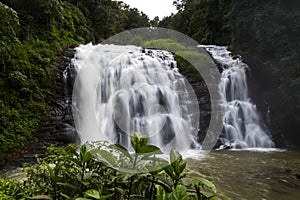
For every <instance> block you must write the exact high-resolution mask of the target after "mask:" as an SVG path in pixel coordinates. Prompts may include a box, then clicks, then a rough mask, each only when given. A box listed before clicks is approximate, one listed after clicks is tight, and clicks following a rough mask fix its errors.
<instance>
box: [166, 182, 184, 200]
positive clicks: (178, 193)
mask: <svg viewBox="0 0 300 200" xmlns="http://www.w3.org/2000/svg"><path fill="white" fill-rule="evenodd" d="M187 199H188V193H187V190H186V187H184V186H182V185H178V186H177V187H176V188H175V190H173V192H172V193H171V196H170V200H187Z"/></svg>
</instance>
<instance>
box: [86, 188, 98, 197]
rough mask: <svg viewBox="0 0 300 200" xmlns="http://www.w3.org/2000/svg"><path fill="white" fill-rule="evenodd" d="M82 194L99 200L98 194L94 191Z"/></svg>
mask: <svg viewBox="0 0 300 200" xmlns="http://www.w3.org/2000/svg"><path fill="white" fill-rule="evenodd" d="M84 194H85V195H87V196H89V197H93V198H95V199H100V192H99V191H97V190H94V189H91V190H88V191H86V192H85V193H84Z"/></svg>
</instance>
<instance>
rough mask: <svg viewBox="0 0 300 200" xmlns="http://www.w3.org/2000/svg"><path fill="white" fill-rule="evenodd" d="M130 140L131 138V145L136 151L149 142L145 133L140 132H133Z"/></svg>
mask: <svg viewBox="0 0 300 200" xmlns="http://www.w3.org/2000/svg"><path fill="white" fill-rule="evenodd" d="M130 140H131V146H132V147H133V149H134V150H135V152H138V151H139V148H141V147H142V146H145V145H147V143H148V138H147V137H146V136H145V135H144V134H142V133H139V132H131V133H130Z"/></svg>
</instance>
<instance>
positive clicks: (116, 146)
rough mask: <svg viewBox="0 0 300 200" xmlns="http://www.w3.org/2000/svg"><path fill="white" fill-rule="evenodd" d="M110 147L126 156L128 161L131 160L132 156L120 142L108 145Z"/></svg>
mask: <svg viewBox="0 0 300 200" xmlns="http://www.w3.org/2000/svg"><path fill="white" fill-rule="evenodd" d="M109 147H110V148H113V149H116V150H117V151H120V152H121V153H123V154H124V155H125V156H126V157H128V158H129V159H130V161H132V156H131V155H130V153H129V152H128V150H127V149H126V148H125V147H123V146H122V145H120V144H114V145H110V146H109Z"/></svg>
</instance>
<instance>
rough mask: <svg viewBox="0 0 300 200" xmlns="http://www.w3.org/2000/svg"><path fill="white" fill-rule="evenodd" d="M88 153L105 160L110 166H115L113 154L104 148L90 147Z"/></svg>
mask: <svg viewBox="0 0 300 200" xmlns="http://www.w3.org/2000/svg"><path fill="white" fill-rule="evenodd" d="M90 153H91V154H92V155H93V156H94V157H95V158H96V159H99V160H100V161H103V162H105V163H106V164H108V165H109V166H110V167H116V166H117V159H116V158H115V156H114V155H113V154H112V153H110V152H108V151H105V150H102V149H92V150H91V151H90Z"/></svg>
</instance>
